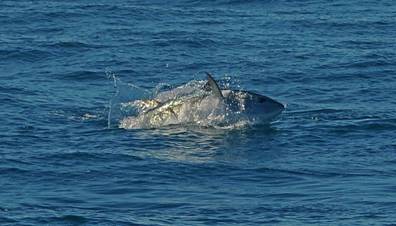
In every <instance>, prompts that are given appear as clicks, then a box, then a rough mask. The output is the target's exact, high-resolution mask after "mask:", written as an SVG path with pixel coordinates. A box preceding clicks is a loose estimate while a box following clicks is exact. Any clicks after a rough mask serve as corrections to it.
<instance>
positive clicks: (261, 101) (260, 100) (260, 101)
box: [259, 98, 267, 103]
mask: <svg viewBox="0 0 396 226" xmlns="http://www.w3.org/2000/svg"><path fill="white" fill-rule="evenodd" d="M266 101H267V100H266V99H264V98H260V99H259V103H264V102H266Z"/></svg>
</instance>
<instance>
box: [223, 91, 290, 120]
mask: <svg viewBox="0 0 396 226" xmlns="http://www.w3.org/2000/svg"><path fill="white" fill-rule="evenodd" d="M230 97H232V99H234V100H233V102H234V103H235V102H237V103H238V105H239V110H240V111H241V112H243V113H244V114H245V115H247V116H252V117H254V118H261V119H265V120H273V119H275V118H276V117H277V116H279V115H280V114H281V113H282V111H283V110H285V106H284V105H283V104H281V103H279V102H278V101H276V100H274V99H272V98H270V97H267V96H263V95H260V94H256V93H253V92H248V91H237V92H234V94H233V95H230Z"/></svg>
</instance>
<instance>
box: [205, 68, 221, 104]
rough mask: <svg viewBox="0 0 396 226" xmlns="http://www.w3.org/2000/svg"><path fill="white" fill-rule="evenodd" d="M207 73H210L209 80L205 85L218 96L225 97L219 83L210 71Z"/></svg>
mask: <svg viewBox="0 0 396 226" xmlns="http://www.w3.org/2000/svg"><path fill="white" fill-rule="evenodd" d="M206 74H207V75H208V82H207V83H206V85H205V89H207V90H210V91H212V92H213V94H214V95H215V96H216V97H219V98H220V99H223V98H224V97H223V94H222V93H221V90H220V88H219V85H217V83H216V81H215V80H214V79H213V77H212V75H211V74H209V73H208V72H206Z"/></svg>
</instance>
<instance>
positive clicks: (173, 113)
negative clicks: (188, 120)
mask: <svg viewBox="0 0 396 226" xmlns="http://www.w3.org/2000/svg"><path fill="white" fill-rule="evenodd" d="M169 111H170V113H172V115H173V117H175V119H176V120H178V117H177V115H176V113H175V111H174V110H173V109H172V108H169Z"/></svg>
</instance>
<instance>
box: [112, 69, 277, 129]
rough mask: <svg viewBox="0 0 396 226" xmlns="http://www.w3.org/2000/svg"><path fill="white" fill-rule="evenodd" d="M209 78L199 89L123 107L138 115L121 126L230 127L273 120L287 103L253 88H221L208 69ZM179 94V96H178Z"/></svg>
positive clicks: (163, 94)
mask: <svg viewBox="0 0 396 226" xmlns="http://www.w3.org/2000/svg"><path fill="white" fill-rule="evenodd" d="M206 75H207V81H206V83H205V84H204V85H203V86H202V87H200V88H199V89H195V90H192V91H191V92H179V93H177V92H176V91H175V90H173V91H168V92H173V93H176V94H175V95H168V96H171V97H168V98H161V96H162V97H163V96H166V95H165V94H169V93H162V95H158V96H157V98H154V99H147V100H134V101H132V102H129V103H126V104H125V105H124V107H132V108H136V109H137V112H138V113H137V115H135V116H129V117H126V118H124V119H122V120H121V122H120V125H119V127H121V128H156V127H161V126H166V125H173V124H196V125H200V126H213V125H215V126H227V125H232V124H236V123H238V122H241V121H244V122H249V123H254V124H258V123H260V124H262V123H270V122H272V121H274V120H276V119H277V118H278V116H279V115H280V114H281V113H282V112H283V111H284V109H285V106H284V105H283V104H282V103H280V102H278V101H276V100H274V99H272V98H270V97H267V96H264V95H261V94H257V93H255V92H252V91H244V90H231V89H220V86H219V85H218V83H217V82H216V80H215V79H214V78H213V76H212V75H211V74H210V73H208V72H206ZM177 94H179V95H177Z"/></svg>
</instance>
